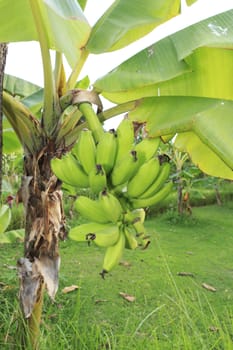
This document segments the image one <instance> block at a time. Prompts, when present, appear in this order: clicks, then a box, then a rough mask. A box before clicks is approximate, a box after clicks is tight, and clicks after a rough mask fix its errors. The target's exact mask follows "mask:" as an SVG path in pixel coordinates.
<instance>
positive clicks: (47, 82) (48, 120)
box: [30, 0, 57, 136]
mask: <svg viewBox="0 0 233 350" xmlns="http://www.w3.org/2000/svg"><path fill="white" fill-rule="evenodd" d="M30 5H31V10H32V14H33V17H34V20H35V25H36V29H37V34H38V40H39V43H40V49H41V56H42V62H43V70H44V91H45V92H44V108H43V116H42V125H43V126H44V128H45V131H46V134H47V135H48V136H51V134H52V132H53V130H54V126H55V124H56V115H55V113H54V106H55V104H56V100H57V99H56V92H55V83H54V77H53V71H52V63H51V57H50V52H49V45H48V36H47V33H46V28H45V24H44V21H43V16H42V8H41V6H42V4H41V3H40V1H39V0H30Z"/></svg>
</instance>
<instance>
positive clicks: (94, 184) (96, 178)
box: [89, 164, 107, 194]
mask: <svg viewBox="0 0 233 350" xmlns="http://www.w3.org/2000/svg"><path fill="white" fill-rule="evenodd" d="M89 185H90V189H91V191H92V192H93V193H94V194H98V193H99V192H100V191H103V190H104V188H106V187H107V178H106V174H105V171H104V169H103V167H102V165H100V164H96V166H95V168H94V169H92V170H91V171H90V173H89Z"/></svg>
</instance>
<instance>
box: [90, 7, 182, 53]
mask: <svg viewBox="0 0 233 350" xmlns="http://www.w3.org/2000/svg"><path fill="white" fill-rule="evenodd" d="M179 11H180V0H156V1H155V0H144V1H142V0H134V1H132V0H116V1H114V3H113V4H112V6H110V7H109V9H108V10H107V11H106V12H105V13H104V14H103V16H102V17H101V18H100V19H99V20H98V21H97V23H96V24H95V25H94V27H93V28H92V31H91V35H90V38H89V41H88V44H87V49H88V50H89V51H90V52H92V53H96V54H98V53H103V52H106V51H113V50H117V49H120V48H122V47H124V46H127V45H128V44H130V43H131V42H133V41H135V40H137V39H139V38H141V37H143V36H144V35H146V34H147V33H149V32H150V31H152V30H153V29H154V28H155V27H157V26H158V25H159V24H161V23H163V22H165V21H167V20H168V19H170V18H171V17H174V16H176V15H178V14H179Z"/></svg>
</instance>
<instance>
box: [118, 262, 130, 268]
mask: <svg viewBox="0 0 233 350" xmlns="http://www.w3.org/2000/svg"><path fill="white" fill-rule="evenodd" d="M119 265H121V266H124V267H130V266H131V264H130V263H129V262H128V261H121V262H120V264H119Z"/></svg>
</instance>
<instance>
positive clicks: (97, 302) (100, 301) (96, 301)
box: [95, 299, 108, 304]
mask: <svg viewBox="0 0 233 350" xmlns="http://www.w3.org/2000/svg"><path fill="white" fill-rule="evenodd" d="M107 301H108V300H107V299H96V300H95V304H100V303H106V302H107Z"/></svg>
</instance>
